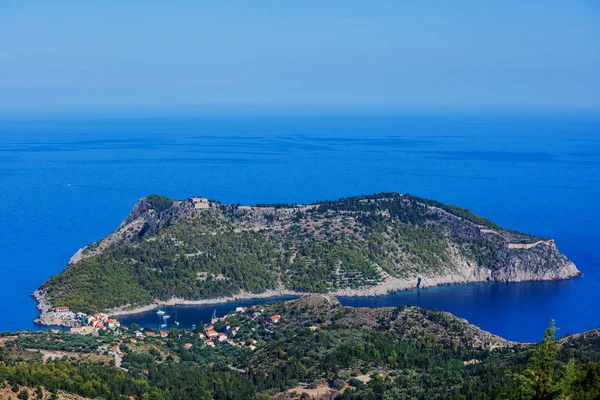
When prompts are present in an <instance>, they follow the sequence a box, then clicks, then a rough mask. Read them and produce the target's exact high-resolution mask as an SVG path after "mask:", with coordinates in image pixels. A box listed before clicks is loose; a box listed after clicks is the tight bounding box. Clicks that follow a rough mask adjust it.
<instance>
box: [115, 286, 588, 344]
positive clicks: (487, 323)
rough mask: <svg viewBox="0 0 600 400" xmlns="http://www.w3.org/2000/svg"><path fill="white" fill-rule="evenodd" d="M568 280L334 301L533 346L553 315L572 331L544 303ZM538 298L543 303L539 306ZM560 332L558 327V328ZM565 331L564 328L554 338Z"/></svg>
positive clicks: (177, 312) (141, 318)
mask: <svg viewBox="0 0 600 400" xmlns="http://www.w3.org/2000/svg"><path fill="white" fill-rule="evenodd" d="M571 286H573V282H572V281H550V282H522V283H499V282H492V283H473V284H465V285H451V286H439V287H435V288H428V289H413V290H406V291H402V292H397V293H393V294H389V295H386V296H373V297H340V298H339V300H340V302H341V303H342V304H343V305H345V306H350V307H397V306H400V305H414V306H420V307H425V308H430V309H437V310H440V311H448V312H451V313H452V314H454V315H456V316H459V317H461V318H464V319H466V320H468V321H469V322H471V323H473V324H475V325H477V326H479V327H480V328H482V329H484V330H487V331H489V332H491V333H494V334H496V335H499V336H502V337H504V338H506V339H509V340H514V341H519V342H534V341H538V340H539V339H540V337H541V334H542V331H543V330H544V328H545V327H546V326H547V325H548V323H549V321H550V319H548V316H549V315H552V316H554V315H555V316H556V317H552V318H553V319H557V320H558V325H560V322H563V326H573V324H574V323H575V324H576V322H577V321H573V320H572V318H570V317H569V315H565V314H562V313H560V312H557V311H558V309H557V307H556V305H555V304H554V303H553V302H552V301H550V299H551V298H552V297H553V296H554V295H555V294H556V292H557V291H563V290H568V289H569V287H571ZM541 296H543V297H544V298H546V299H547V300H546V301H544V302H540V301H539V300H540V297H541ZM293 298H295V297H293V296H287V297H273V298H269V299H249V300H243V301H234V302H230V303H221V304H208V305H198V306H194V305H180V306H168V307H166V309H165V311H166V313H167V315H170V318H169V319H168V320H167V321H164V320H163V319H162V318H161V317H160V316H158V315H157V314H156V310H154V311H149V312H144V313H140V314H131V315H124V316H120V317H117V319H118V320H119V321H121V323H123V324H125V325H131V324H133V323H136V324H138V325H140V326H141V327H145V328H159V327H160V325H161V324H162V323H163V322H167V329H169V328H171V327H174V326H175V324H174V321H175V320H176V319H177V320H178V321H179V323H180V325H179V328H182V329H190V328H192V327H193V325H197V326H199V325H200V323H208V322H209V321H210V319H211V317H212V315H213V312H216V314H217V316H219V317H221V316H223V315H225V314H227V313H229V312H231V311H233V310H235V309H236V307H249V306H253V305H256V304H265V303H269V302H274V301H284V300H290V299H293ZM559 327H560V326H559ZM567 333H575V332H568V331H567V330H565V329H564V328H563V329H562V330H561V331H559V336H562V335H564V334H567Z"/></svg>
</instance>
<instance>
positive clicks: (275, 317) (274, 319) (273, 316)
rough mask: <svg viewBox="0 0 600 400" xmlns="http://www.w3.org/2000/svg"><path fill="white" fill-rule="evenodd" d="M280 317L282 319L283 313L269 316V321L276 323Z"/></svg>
mask: <svg viewBox="0 0 600 400" xmlns="http://www.w3.org/2000/svg"><path fill="white" fill-rule="evenodd" d="M280 319H281V315H271V317H270V318H269V321H271V322H272V323H274V324H276V323H278V322H279V320H280Z"/></svg>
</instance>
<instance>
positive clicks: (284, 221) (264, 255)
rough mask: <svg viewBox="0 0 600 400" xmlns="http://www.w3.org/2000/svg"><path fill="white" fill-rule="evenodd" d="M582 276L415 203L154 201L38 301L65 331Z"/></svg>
mask: <svg viewBox="0 0 600 400" xmlns="http://www.w3.org/2000/svg"><path fill="white" fill-rule="evenodd" d="M580 275H581V273H580V272H579V270H578V269H577V268H576V267H575V265H574V264H573V263H572V262H571V261H569V259H568V258H567V257H566V256H564V255H563V254H562V253H560V252H559V251H558V250H557V248H556V246H555V243H554V241H553V240H552V239H547V238H541V237H537V236H532V235H528V234H525V233H521V232H516V231H511V230H506V229H503V228H502V227H500V226H498V225H497V224H495V223H493V222H491V221H489V220H487V219H485V218H483V217H480V216H477V215H475V214H473V213H471V212H470V211H468V210H466V209H462V208H459V207H456V206H453V205H447V204H443V203H440V202H437V201H433V200H427V199H423V198H419V197H416V196H412V195H409V194H398V193H380V194H373V195H365V196H357V197H349V198H342V199H339V200H335V201H322V202H317V203H313V204H308V205H298V204H269V205H261V204H259V205H256V206H242V205H239V204H223V203H221V202H219V201H215V200H209V199H206V198H199V197H196V198H190V199H187V200H182V201H179V200H172V199H168V198H166V197H164V196H160V195H151V196H148V197H146V198H142V199H140V200H139V201H138V203H137V204H136V205H135V207H134V208H133V210H132V211H131V213H130V214H129V215H128V216H127V217H126V218H125V220H124V221H123V223H122V224H121V225H120V226H119V227H118V229H117V230H116V231H115V232H113V233H112V234H110V235H109V236H107V237H106V238H104V239H102V240H100V241H98V242H95V243H92V244H90V245H88V246H86V247H84V248H82V249H80V250H79V251H78V252H77V253H76V254H75V255H74V256H73V257H72V258H71V260H70V261H69V265H68V266H67V268H66V269H65V270H64V271H63V272H61V273H60V274H58V275H56V276H53V277H52V278H51V279H50V280H48V281H47V282H45V283H44V284H43V285H42V286H41V287H40V288H39V289H38V290H37V291H36V292H35V293H34V297H35V298H36V300H37V301H38V309H39V310H40V312H41V316H40V319H39V320H38V323H42V324H59V325H62V324H63V323H62V322H61V321H55V320H53V319H52V318H50V316H49V313H50V311H51V310H53V309H54V308H55V307H57V306H68V307H70V310H71V311H73V312H83V313H97V312H107V313H108V314H110V315H115V314H119V313H124V312H135V311H141V310H147V309H151V308H152V307H155V306H157V305H158V304H163V303H169V304H177V303H179V304H185V303H198V304H200V303H208V302H223V301H228V300H233V299H236V298H251V297H267V296H277V295H290V294H305V293H329V294H333V295H336V296H362V295H385V294H388V293H391V292H394V291H399V290H406V289H413V288H426V287H433V286H436V285H441V284H461V283H470V282H485V281H502V282H520V281H531V280H558V279H568V278H572V277H577V276H580ZM67 325H68V324H67Z"/></svg>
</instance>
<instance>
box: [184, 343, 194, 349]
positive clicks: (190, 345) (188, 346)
mask: <svg viewBox="0 0 600 400" xmlns="http://www.w3.org/2000/svg"><path fill="white" fill-rule="evenodd" d="M183 348H184V349H186V350H189V349H191V348H192V344H191V343H186V344H184V345H183Z"/></svg>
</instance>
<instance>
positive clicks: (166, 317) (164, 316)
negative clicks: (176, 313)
mask: <svg viewBox="0 0 600 400" xmlns="http://www.w3.org/2000/svg"><path fill="white" fill-rule="evenodd" d="M169 318H171V316H170V315H163V319H164V320H167V319H169Z"/></svg>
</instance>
